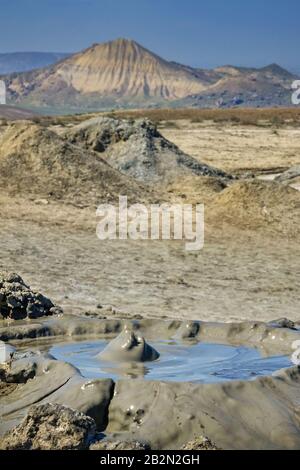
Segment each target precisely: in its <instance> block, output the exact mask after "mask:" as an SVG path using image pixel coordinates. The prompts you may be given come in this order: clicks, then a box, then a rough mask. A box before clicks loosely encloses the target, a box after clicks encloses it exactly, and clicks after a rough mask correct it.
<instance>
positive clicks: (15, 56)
mask: <svg viewBox="0 0 300 470" xmlns="http://www.w3.org/2000/svg"><path fill="white" fill-rule="evenodd" d="M69 55H70V54H67V53H60V52H12V53H6V54H0V74H1V75H4V74H8V73H15V72H28V71H29V70H34V69H38V68H41V67H47V66H48V65H52V64H54V63H55V62H58V61H59V60H62V59H65V58H66V57H68V56H69Z"/></svg>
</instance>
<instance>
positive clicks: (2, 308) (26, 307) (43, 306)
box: [0, 272, 62, 320]
mask: <svg viewBox="0 0 300 470" xmlns="http://www.w3.org/2000/svg"><path fill="white" fill-rule="evenodd" d="M61 313H62V309H61V308H60V307H57V306H55V305H54V304H53V303H52V302H51V300H50V299H48V298H47V297H45V296H44V295H42V294H40V293H39V292H35V291H33V290H31V289H30V287H29V286H28V285H26V284H25V282H24V281H23V279H22V278H21V277H20V276H19V275H18V274H15V273H5V272H0V318H13V319H14V320H20V319H24V318H39V317H42V316H45V315H55V314H61Z"/></svg>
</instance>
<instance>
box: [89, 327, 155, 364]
mask: <svg viewBox="0 0 300 470" xmlns="http://www.w3.org/2000/svg"><path fill="white" fill-rule="evenodd" d="M97 357H98V358H99V359H104V360H107V361H121V362H146V361H155V360H156V359H158V358H159V353H158V352H157V351H156V350H155V349H154V348H153V347H152V346H150V344H147V343H146V341H145V339H144V338H143V337H141V336H138V335H136V334H135V333H134V332H133V331H132V330H130V329H128V328H125V329H124V330H123V331H122V332H121V333H120V334H119V335H118V336H117V337H116V338H115V339H113V340H112V341H111V342H110V343H109V344H108V345H107V346H106V348H105V349H104V350H103V351H102V352H101V353H100V354H98V356H97Z"/></svg>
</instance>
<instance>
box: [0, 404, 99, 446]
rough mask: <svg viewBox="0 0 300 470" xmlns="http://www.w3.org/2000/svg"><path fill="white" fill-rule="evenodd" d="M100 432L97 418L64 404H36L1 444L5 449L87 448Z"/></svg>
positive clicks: (0, 441)
mask: <svg viewBox="0 0 300 470" xmlns="http://www.w3.org/2000/svg"><path fill="white" fill-rule="evenodd" d="M95 433H96V423H95V421H94V420H93V419H92V418H90V417H89V416H86V415H85V414H83V413H80V412H79V411H77V410H74V409H72V408H68V407H67V406H64V405H58V404H51V403H46V404H43V405H37V406H32V407H31V408H30V409H29V411H28V413H27V415H26V416H25V418H24V419H23V421H22V422H21V424H19V426H17V427H15V428H14V429H12V430H11V431H9V432H8V433H7V434H6V435H5V436H4V438H3V439H2V440H0V448H1V449H5V450H29V449H32V450H79V449H87V448H88V447H89V444H90V441H91V440H92V439H93V438H94V436H95Z"/></svg>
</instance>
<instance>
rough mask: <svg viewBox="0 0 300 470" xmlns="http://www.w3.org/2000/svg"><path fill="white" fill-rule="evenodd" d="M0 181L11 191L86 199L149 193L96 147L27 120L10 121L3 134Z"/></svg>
mask: <svg viewBox="0 0 300 470" xmlns="http://www.w3.org/2000/svg"><path fill="white" fill-rule="evenodd" d="M0 183H1V186H2V187H3V188H5V189H6V190H7V191H8V192H9V193H12V194H13V193H18V194H20V193H21V194H24V193H26V194H38V195H39V196H42V197H46V198H52V199H63V200H64V201H65V202H75V203H76V202H81V203H84V204H86V205H92V204H93V203H98V202H99V201H101V200H105V201H110V200H116V199H117V198H118V196H119V194H125V195H127V196H128V198H129V199H131V198H132V199H134V200H136V199H137V196H138V197H139V200H140V199H142V200H143V199H144V198H145V199H146V198H147V197H148V191H146V190H145V189H144V188H143V187H142V186H140V185H138V184H137V183H136V182H134V181H131V180H130V179H129V178H126V177H125V176H124V175H121V174H120V173H119V172H118V171H117V170H115V169H113V168H111V167H110V166H109V165H108V164H107V163H106V162H105V161H104V160H103V159H102V158H101V157H100V156H99V155H97V154H96V153H94V152H92V151H89V152H87V151H86V150H84V149H82V148H81V147H77V146H75V145H72V144H70V143H69V142H66V141H65V140H64V139H62V138H61V137H59V136H58V135H57V134H56V133H55V132H52V131H50V130H49V129H47V128H45V127H42V126H39V125H36V124H33V123H26V122H20V123H15V124H12V125H10V126H8V127H7V128H6V130H5V131H4V132H3V133H2V135H1V136H0Z"/></svg>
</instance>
